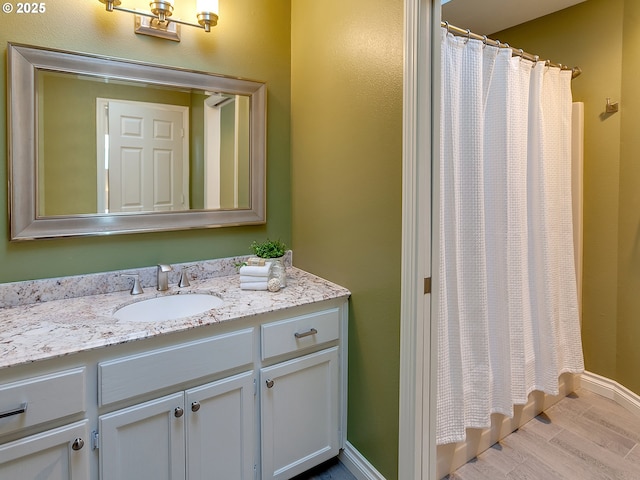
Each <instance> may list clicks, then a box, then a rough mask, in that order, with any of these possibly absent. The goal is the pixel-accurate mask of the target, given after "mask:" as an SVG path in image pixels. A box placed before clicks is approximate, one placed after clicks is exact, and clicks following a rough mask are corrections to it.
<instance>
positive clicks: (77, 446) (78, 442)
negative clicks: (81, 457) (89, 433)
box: [71, 438, 84, 451]
mask: <svg viewBox="0 0 640 480" xmlns="http://www.w3.org/2000/svg"><path fill="white" fill-rule="evenodd" d="M82 447H84V440H83V439H81V438H76V439H75V440H74V441H73V443H72V444H71V449H72V450H76V451H78V450H82Z"/></svg>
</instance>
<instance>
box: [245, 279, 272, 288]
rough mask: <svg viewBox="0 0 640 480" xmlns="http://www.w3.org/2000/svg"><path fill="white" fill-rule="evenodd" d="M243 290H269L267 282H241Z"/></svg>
mask: <svg viewBox="0 0 640 480" xmlns="http://www.w3.org/2000/svg"><path fill="white" fill-rule="evenodd" d="M240 288H241V289H242V290H267V281H266V280H264V281H262V282H247V283H245V282H240Z"/></svg>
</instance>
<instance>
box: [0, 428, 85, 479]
mask: <svg viewBox="0 0 640 480" xmlns="http://www.w3.org/2000/svg"><path fill="white" fill-rule="evenodd" d="M88 438H89V422H88V421H87V420H84V421H81V422H76V423H72V424H70V425H67V426H64V427H60V428H55V429H51V430H47V431H45V432H43V433H40V434H36V435H31V436H28V437H25V438H22V439H20V440H16V441H14V442H9V443H6V444H3V445H1V446H0V478H2V479H7V480H13V479H15V480H22V479H25V480H26V479H40V478H46V479H47V480H85V479H87V478H89V455H90V453H89V452H90V448H89V446H88V445H85V440H84V439H88Z"/></svg>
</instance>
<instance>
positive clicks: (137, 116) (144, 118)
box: [97, 98, 189, 213]
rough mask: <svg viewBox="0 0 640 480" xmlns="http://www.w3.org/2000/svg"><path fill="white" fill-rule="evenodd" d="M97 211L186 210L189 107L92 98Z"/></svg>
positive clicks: (187, 206) (187, 197) (187, 207)
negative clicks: (96, 169) (94, 128)
mask: <svg viewBox="0 0 640 480" xmlns="http://www.w3.org/2000/svg"><path fill="white" fill-rule="evenodd" d="M97 107H98V108H97V112H98V122H97V129H98V155H97V159H98V177H97V179H98V199H97V200H98V211H99V212H101V213H117V212H154V211H156V212H157V211H175V210H188V209H189V138H188V135H185V132H188V131H189V125H188V122H189V120H188V119H189V108H188V107H183V106H176V105H165V104H156V103H147V102H133V101H124V100H113V99H105V98H98V99H97Z"/></svg>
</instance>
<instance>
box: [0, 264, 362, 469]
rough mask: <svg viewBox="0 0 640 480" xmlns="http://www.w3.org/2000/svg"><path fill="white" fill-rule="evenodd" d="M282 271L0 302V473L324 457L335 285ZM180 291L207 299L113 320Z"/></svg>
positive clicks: (339, 384) (333, 373)
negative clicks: (156, 315) (267, 278)
mask: <svg viewBox="0 0 640 480" xmlns="http://www.w3.org/2000/svg"><path fill="white" fill-rule="evenodd" d="M287 270H288V286H287V287H286V288H285V289H282V290H281V291H279V292H277V293H270V292H262V291H260V292H251V291H243V290H240V288H239V281H238V275H236V274H228V275H221V276H214V277H211V278H205V277H206V275H200V278H197V279H196V280H194V281H192V282H191V286H190V287H187V288H183V289H180V288H178V287H177V286H175V283H173V284H172V286H171V287H170V289H169V290H168V291H167V292H162V293H160V292H157V291H155V289H153V288H151V287H146V288H145V293H143V294H141V295H136V296H132V295H130V294H129V292H128V291H116V292H110V293H99V294H94V295H85V296H81V297H77V298H66V299H58V300H50V301H45V302H37V303H26V304H18V305H15V306H9V307H5V308H2V309H0V325H2V329H0V478H3V479H4V478H6V479H27V478H28V479H31V478H40V477H41V476H44V478H48V479H74V480H76V479H80V480H84V479H95V480H98V479H100V480H125V479H136V480H143V479H153V480H160V479H172V480H176V479H205V478H206V479H211V478H219V479H221V480H231V479H271V478H278V479H285V478H290V477H292V476H294V475H297V474H299V473H301V472H304V471H305V470H308V469H309V468H311V467H313V466H315V465H317V464H319V463H321V462H323V461H325V460H327V459H329V458H332V457H334V456H336V455H337V454H338V452H339V449H340V448H341V447H342V446H343V445H344V441H345V436H346V431H345V427H346V358H347V357H346V345H347V311H348V310H347V300H348V297H349V295H350V294H349V291H348V290H346V289H344V288H342V287H339V286H337V285H335V284H332V283H330V282H327V281H325V280H323V279H321V278H318V277H316V276H313V275H311V274H308V273H306V272H303V271H301V270H298V269H296V268H292V267H290V268H288V269H287ZM219 273H220V272H219ZM223 273H224V272H223ZM227 273H228V272H227ZM104 275H107V274H104ZM196 276H198V275H197V274H196ZM98 283H99V282H98ZM170 283H171V282H170ZM62 285H63V286H64V283H62ZM60 288H62V287H60ZM23 290H24V289H23ZM189 293H208V294H212V295H216V296H218V297H219V298H220V299H221V300H222V303H221V304H220V306H218V307H216V308H214V309H213V310H210V311H206V312H204V313H201V314H196V315H193V316H190V317H186V318H175V319H170V320H163V321H155V320H153V319H148V318H147V319H135V320H133V319H131V320H116V319H115V318H114V317H113V312H114V311H115V310H116V309H118V308H120V307H122V306H124V305H126V304H129V303H131V302H136V301H140V300H144V299H149V298H154V297H157V296H166V295H175V294H178V295H185V294H189ZM0 294H1V292H0ZM36 296H37V295H36ZM40 296H45V295H40ZM6 297H7V295H5V298H6ZM1 298H2V296H0V299H1ZM6 303H7V302H5V304H6ZM16 303H19V302H16Z"/></svg>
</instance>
